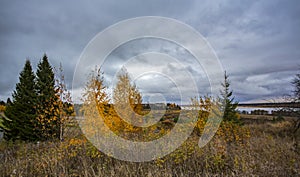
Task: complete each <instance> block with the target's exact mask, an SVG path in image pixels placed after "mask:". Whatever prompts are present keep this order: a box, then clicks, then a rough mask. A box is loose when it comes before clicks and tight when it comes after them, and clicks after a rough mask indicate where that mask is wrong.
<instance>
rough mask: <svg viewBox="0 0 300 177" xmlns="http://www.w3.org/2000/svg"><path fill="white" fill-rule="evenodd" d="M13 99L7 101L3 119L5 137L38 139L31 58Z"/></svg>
mask: <svg viewBox="0 0 300 177" xmlns="http://www.w3.org/2000/svg"><path fill="white" fill-rule="evenodd" d="M12 98H13V101H12V102H11V103H9V102H8V103H7V107H6V110H5V118H4V119H3V123H2V125H3V127H2V129H3V130H4V139H6V140H16V139H21V140H29V141H34V140H36V139H37V136H36V134H35V132H34V131H33V130H34V121H35V120H36V107H35V105H36V101H37V93H36V90H35V75H34V73H33V71H32V67H31V64H30V61H29V60H26V63H25V66H24V69H23V71H22V72H21V73H20V77H19V83H17V84H16V90H15V91H14V92H13V94H12Z"/></svg>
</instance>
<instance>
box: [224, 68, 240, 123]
mask: <svg viewBox="0 0 300 177" xmlns="http://www.w3.org/2000/svg"><path fill="white" fill-rule="evenodd" d="M228 77H229V76H228V75H227V73H226V71H225V73H224V83H222V86H223V90H222V91H221V102H222V103H223V111H224V115H223V120H224V121H230V122H234V123H240V120H239V114H238V113H237V111H236V108H237V106H238V102H236V101H234V97H233V96H232V93H233V92H232V90H230V88H229V86H230V81H229V79H228Z"/></svg>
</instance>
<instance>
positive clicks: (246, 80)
mask: <svg viewBox="0 0 300 177" xmlns="http://www.w3.org/2000/svg"><path fill="white" fill-rule="evenodd" d="M141 16H162V17H167V18H172V19H176V20H178V21H180V22H182V23H185V24H187V25H189V26H191V27H192V28H194V29H195V30H197V31H198V32H199V33H200V34H201V35H202V36H203V37H204V38H205V39H206V41H207V42H208V43H209V45H210V46H211V48H212V49H213V50H214V52H215V54H216V55H217V56H218V59H219V62H220V64H221V65H222V68H223V69H224V70H226V71H227V73H228V74H229V79H230V82H231V89H232V90H233V91H234V96H235V99H236V100H237V101H239V102H261V101H265V100H270V99H277V98H279V97H282V96H283V95H286V94H291V91H292V89H293V87H292V85H291V81H292V79H293V77H294V76H295V74H296V73H299V71H300V70H299V69H300V50H299V49H300V35H299V31H300V18H299V16H300V1H298V0H289V1H284V0H280V1H279V0H263V1H262V0H261V1H242V0H240V1H238V0H215V1H210V0H207V1H201V0H195V1H181V0H165V1H161V0H152V1H141V0H130V1H128V0H122V1H117V0H109V1H101V0H100V1H99V0H97V1H93V0H90V1H83V0H81V1H78V0H75V1H71V0H70V1H66V0H62V1H45V0H39V1H38V0H27V1H17V0H16V1H9V0H1V1H0V100H6V99H7V98H8V97H11V94H12V92H13V90H14V89H15V85H16V83H17V82H18V78H19V73H20V72H21V70H22V68H23V66H24V64H25V60H26V59H30V61H31V62H32V66H33V68H34V70H36V65H37V63H38V62H39V61H40V59H41V58H42V56H43V55H44V53H46V54H47V55H48V57H49V60H50V63H51V64H52V65H53V66H55V67H58V66H59V63H62V65H63V68H64V73H65V79H66V83H67V85H68V88H69V89H70V90H72V83H73V76H74V72H75V71H76V68H77V67H78V66H77V63H78V62H79V59H80V56H81V54H82V52H83V50H84V49H85V47H86V46H87V45H88V44H89V42H90V41H91V40H92V39H93V38H94V37H95V36H96V35H97V34H98V33H100V32H101V31H103V30H104V29H106V28H107V27H109V26H111V25H114V24H116V23H118V22H120V21H122V20H126V19H130V18H136V17H141ZM158 28H159V27H158ZM147 52H148V53H149V52H156V53H162V54H165V55H168V56H171V57H173V58H177V59H178V62H179V63H181V65H180V64H178V62H177V63H176V60H174V59H171V60H172V61H171V62H168V59H165V60H159V59H157V58H156V59H153V56H152V59H149V56H147V55H143V53H144V54H145V53H147ZM147 57H148V58H147ZM157 57H158V58H159V57H163V56H157ZM150 58H151V57H150ZM166 58H167V57H166ZM169 59H170V58H169ZM158 60H159V61H158ZM158 63H159V64H158ZM76 66H77V67H76ZM141 66H149V67H152V68H156V69H154V70H155V71H157V72H156V73H155V72H152V73H145V74H144V75H141V76H139V77H135V73H138V72H140V71H141V70H142V69H143V67H141ZM122 67H125V68H126V69H127V70H128V71H129V73H130V75H131V76H132V77H133V78H134V79H133V80H135V83H136V85H137V87H138V88H139V89H140V90H141V92H142V93H143V94H144V100H148V101H149V98H151V96H152V100H155V101H157V100H159V98H160V97H161V96H164V97H165V99H166V100H167V101H174V102H177V103H178V102H179V101H180V98H179V96H180V94H182V92H184V93H186V96H188V97H192V96H193V95H194V93H193V92H192V91H190V88H191V86H190V85H189V83H187V80H186V75H185V73H186V72H188V73H189V74H191V75H192V77H193V79H194V81H195V83H196V85H197V87H198V89H199V93H200V95H203V94H209V93H208V92H209V81H208V79H207V76H206V75H205V68H201V66H200V65H198V64H197V63H195V59H193V56H191V54H190V53H189V51H186V50H185V49H184V48H182V46H178V45H177V44H174V43H172V42H170V41H166V40H161V39H137V40H133V41H130V42H127V43H125V44H123V45H121V46H119V47H118V48H116V49H115V50H114V51H112V52H111V53H110V54H109V55H108V56H107V58H106V60H105V62H104V64H103V66H102V69H103V71H104V73H105V75H104V76H105V83H106V84H107V85H108V86H109V89H110V92H111V90H112V88H113V86H114V83H115V82H114V79H115V75H116V73H117V72H118V70H119V69H120V68H122ZM162 72H163V73H164V75H163V74H161V73H162ZM86 75H88V74H87V73H86ZM175 81H176V82H175ZM75 85H76V84H75ZM81 88H82V86H80V85H78V86H77V85H76V86H75V87H74V88H73V97H74V99H77V98H78V97H80V90H81ZM153 95H154V96H153ZM181 101H182V100H181ZM184 103H186V100H184Z"/></svg>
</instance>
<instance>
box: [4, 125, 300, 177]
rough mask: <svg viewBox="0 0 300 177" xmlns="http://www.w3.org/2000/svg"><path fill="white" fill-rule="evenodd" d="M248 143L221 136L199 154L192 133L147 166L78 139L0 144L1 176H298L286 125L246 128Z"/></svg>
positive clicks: (299, 158)
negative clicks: (182, 142) (185, 139)
mask: <svg viewBox="0 0 300 177" xmlns="http://www.w3.org/2000/svg"><path fill="white" fill-rule="evenodd" d="M243 128H246V129H249V130H250V137H249V138H247V139H246V140H244V141H242V142H243V143H237V142H235V141H227V140H226V141H225V139H226V138H224V137H223V136H222V135H221V134H220V135H216V136H215V137H214V139H213V140H212V141H211V142H210V143H209V144H208V145H207V146H205V147H204V148H202V149H200V148H198V146H197V141H198V138H199V137H198V136H197V135H196V133H194V134H193V135H192V136H191V137H190V138H189V139H188V140H187V141H186V142H185V143H184V145H182V146H181V147H180V148H178V149H177V150H176V151H174V152H173V153H171V154H169V155H168V156H166V157H164V158H162V159H158V160H155V161H152V162H145V163H133V162H125V161H120V160H116V159H114V158H111V157H109V156H107V155H105V154H103V153H101V152H99V151H97V149H95V148H94V147H93V146H92V145H91V144H90V143H88V142H87V141H86V140H85V139H84V138H82V137H81V136H77V137H75V138H72V139H67V140H65V141H64V142H41V143H39V144H37V143H24V142H15V143H9V142H1V144H0V173H1V176H299V175H300V155H299V153H300V151H299V147H296V146H295V144H296V142H299V133H298V135H296V136H292V134H291V128H292V124H291V123H290V122H288V121H283V122H264V123H260V124H258V123H254V124H251V123H250V124H246V125H245V126H244V127H243Z"/></svg>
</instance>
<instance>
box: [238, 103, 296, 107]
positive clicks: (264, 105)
mask: <svg viewBox="0 0 300 177" xmlns="http://www.w3.org/2000/svg"><path fill="white" fill-rule="evenodd" d="M238 106H239V107H264V108H279V107H280V108H287V107H288V108H300V103H297V102H282V103H240V104H239V105H238Z"/></svg>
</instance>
